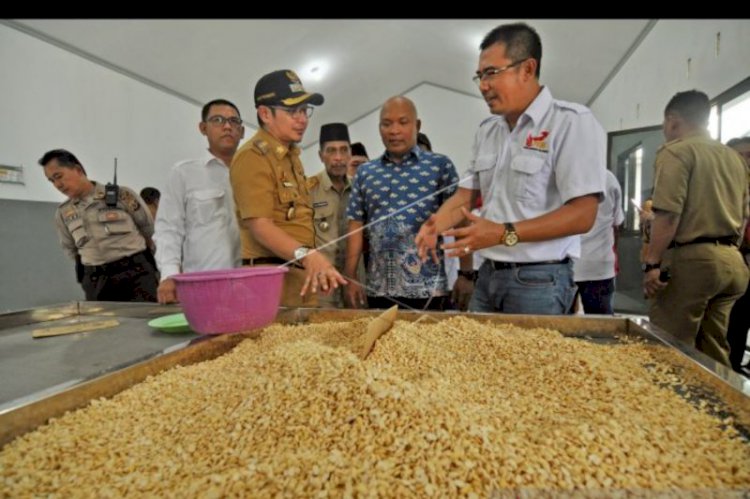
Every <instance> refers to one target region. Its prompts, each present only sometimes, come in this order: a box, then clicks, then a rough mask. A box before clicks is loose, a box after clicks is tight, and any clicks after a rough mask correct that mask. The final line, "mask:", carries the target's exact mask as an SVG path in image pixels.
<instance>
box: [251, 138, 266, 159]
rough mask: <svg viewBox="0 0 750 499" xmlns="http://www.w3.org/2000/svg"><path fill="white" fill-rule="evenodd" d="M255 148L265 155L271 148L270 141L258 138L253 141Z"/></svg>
mask: <svg viewBox="0 0 750 499" xmlns="http://www.w3.org/2000/svg"><path fill="white" fill-rule="evenodd" d="M253 149H255V150H256V151H258V152H259V153H261V154H262V155H263V156H265V155H266V154H268V151H269V149H270V146H269V144H268V142H266V141H265V140H263V139H256V140H254V141H253Z"/></svg>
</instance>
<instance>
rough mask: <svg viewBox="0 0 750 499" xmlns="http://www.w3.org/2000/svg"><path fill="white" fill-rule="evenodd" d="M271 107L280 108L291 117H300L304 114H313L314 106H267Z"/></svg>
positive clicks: (307, 116) (308, 115) (306, 115)
mask: <svg viewBox="0 0 750 499" xmlns="http://www.w3.org/2000/svg"><path fill="white" fill-rule="evenodd" d="M268 107H271V108H273V109H280V110H282V111H284V112H285V113H287V114H289V115H290V116H291V117H292V118H301V117H302V116H305V117H306V118H309V117H311V116H312V115H313V111H314V110H315V108H314V107H311V106H299V107H284V106H268Z"/></svg>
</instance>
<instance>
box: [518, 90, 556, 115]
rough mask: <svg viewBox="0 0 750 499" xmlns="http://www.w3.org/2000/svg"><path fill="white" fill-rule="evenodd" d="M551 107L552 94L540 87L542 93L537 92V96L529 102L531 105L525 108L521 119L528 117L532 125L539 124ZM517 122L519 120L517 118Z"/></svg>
mask: <svg viewBox="0 0 750 499" xmlns="http://www.w3.org/2000/svg"><path fill="white" fill-rule="evenodd" d="M551 106H552V93H550V91H549V89H547V87H546V86H544V87H542V91H541V92H539V95H537V96H536V97H535V98H534V100H533V101H531V104H529V106H528V107H527V108H526V110H525V111H524V112H523V114H521V117H523V116H524V115H525V116H528V117H529V119H530V120H531V122H532V123H534V124H535V125H536V124H539V122H541V121H542V118H544V116H545V115H546V114H547V111H549V108H550V107H551ZM518 121H519V122H520V121H521V119H520V118H519V120H518Z"/></svg>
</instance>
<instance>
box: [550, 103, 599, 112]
mask: <svg viewBox="0 0 750 499" xmlns="http://www.w3.org/2000/svg"><path fill="white" fill-rule="evenodd" d="M554 105H555V106H557V107H559V108H562V109H569V110H571V111H573V112H574V113H576V114H588V113H590V112H591V109H589V108H587V107H586V106H584V105H583V104H579V103H577V102H568V101H565V100H556V101H554Z"/></svg>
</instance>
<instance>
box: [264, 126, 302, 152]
mask: <svg viewBox="0 0 750 499" xmlns="http://www.w3.org/2000/svg"><path fill="white" fill-rule="evenodd" d="M258 135H259V136H260V138H262V139H263V140H265V141H266V142H268V146H269V147H270V149H271V151H273V155H274V156H276V158H277V159H284V156H286V155H287V154H289V155H291V156H299V154H300V150H299V147H298V146H297V144H292V145H290V146H289V147H287V146H285V145H284V144H282V143H281V142H280V141H279V139H277V138H276V137H274V136H273V135H271V134H270V133H268V131H267V130H266V129H265V128H263V127H261V128H260V129H259V130H258Z"/></svg>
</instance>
